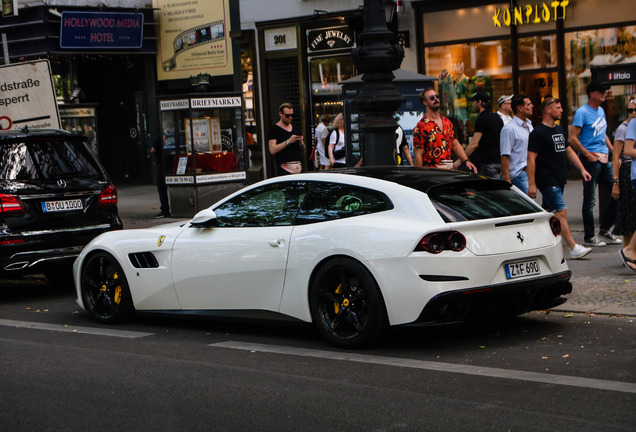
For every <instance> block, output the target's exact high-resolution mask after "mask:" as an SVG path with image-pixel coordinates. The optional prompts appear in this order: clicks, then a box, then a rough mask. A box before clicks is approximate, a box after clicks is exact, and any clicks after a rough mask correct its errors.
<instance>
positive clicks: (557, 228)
mask: <svg viewBox="0 0 636 432" xmlns="http://www.w3.org/2000/svg"><path fill="white" fill-rule="evenodd" d="M550 229H551V230H552V234H554V236H555V237H558V236H560V235H561V221H560V220H559V219H557V217H556V216H552V217H551V218H550Z"/></svg>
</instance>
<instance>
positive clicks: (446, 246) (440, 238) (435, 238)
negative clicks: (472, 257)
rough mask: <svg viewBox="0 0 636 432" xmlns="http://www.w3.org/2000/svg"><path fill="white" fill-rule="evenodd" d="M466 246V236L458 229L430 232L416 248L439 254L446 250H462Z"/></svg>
mask: <svg viewBox="0 0 636 432" xmlns="http://www.w3.org/2000/svg"><path fill="white" fill-rule="evenodd" d="M465 247H466V237H464V235H463V234H462V233H460V232H458V231H445V232H438V233H430V234H427V235H425V236H424V238H423V239H422V240H421V241H420V243H419V244H418V245H417V247H416V248H415V251H416V252H422V251H423V252H429V253H432V254H438V253H440V252H442V251H445V250H451V251H454V252H460V251H462V250H464V248H465Z"/></svg>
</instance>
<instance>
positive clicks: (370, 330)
mask: <svg viewBox="0 0 636 432" xmlns="http://www.w3.org/2000/svg"><path fill="white" fill-rule="evenodd" d="M310 307H311V315H312V318H313V322H314V324H315V325H316V326H317V327H318V330H319V331H320V333H321V334H322V335H323V336H324V337H326V338H327V339H328V340H329V341H330V342H332V343H333V344H334V345H337V346H339V347H342V348H358V347H363V346H367V345H369V344H371V343H378V342H380V341H381V340H382V339H383V338H384V336H385V334H386V331H387V330H388V318H387V314H386V308H385V306H384V301H383V299H382V295H381V294H380V289H379V288H378V284H377V283H376V281H375V279H374V278H373V276H372V275H371V273H369V271H368V270H367V269H366V268H365V267H364V266H363V265H362V264H361V263H359V262H358V261H356V260H354V259H351V258H347V257H340V258H336V259H333V260H331V261H328V262H327V263H325V264H324V265H323V266H322V267H320V269H319V270H318V271H317V272H316V276H315V277H314V280H313V283H312V285H311V291H310Z"/></svg>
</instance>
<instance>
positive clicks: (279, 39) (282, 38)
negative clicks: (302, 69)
mask: <svg viewBox="0 0 636 432" xmlns="http://www.w3.org/2000/svg"><path fill="white" fill-rule="evenodd" d="M284 43H285V35H284V34H282V35H276V36H274V45H280V44H284Z"/></svg>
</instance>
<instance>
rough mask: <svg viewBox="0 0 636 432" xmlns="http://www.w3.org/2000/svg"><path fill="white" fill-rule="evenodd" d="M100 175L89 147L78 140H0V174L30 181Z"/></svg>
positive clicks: (3, 176) (9, 178) (11, 178)
mask: <svg viewBox="0 0 636 432" xmlns="http://www.w3.org/2000/svg"><path fill="white" fill-rule="evenodd" d="M99 175H100V170H99V168H98V167H97V164H96V162H95V159H94V157H93V156H92V155H91V154H90V150H89V149H88V147H87V146H86V145H84V143H83V142H82V141H79V140H55V139H34V140H29V141H23V142H10V143H0V178H2V179H4V180H17V181H30V180H48V179H59V178H91V177H96V176H99Z"/></svg>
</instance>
